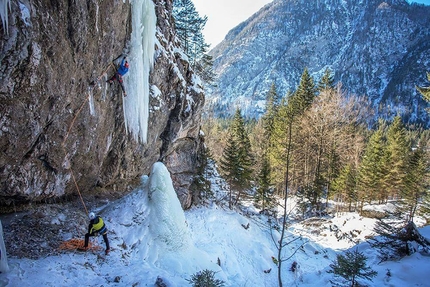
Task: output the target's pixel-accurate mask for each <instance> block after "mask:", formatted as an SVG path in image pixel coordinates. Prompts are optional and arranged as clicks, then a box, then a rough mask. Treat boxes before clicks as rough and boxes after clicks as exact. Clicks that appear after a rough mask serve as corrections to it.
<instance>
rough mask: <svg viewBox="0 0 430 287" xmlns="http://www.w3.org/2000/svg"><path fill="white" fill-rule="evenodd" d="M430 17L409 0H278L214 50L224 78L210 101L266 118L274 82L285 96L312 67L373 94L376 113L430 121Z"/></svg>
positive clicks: (227, 110)
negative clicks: (426, 91)
mask: <svg viewBox="0 0 430 287" xmlns="http://www.w3.org/2000/svg"><path fill="white" fill-rule="evenodd" d="M429 23H430V6H424V5H418V4H409V3H408V2H407V1H405V0H342V1H340V0H315V1H306V0H274V1H273V2H271V3H269V4H267V5H266V6H265V7H263V8H262V9H261V10H260V11H259V12H257V13H255V14H254V15H253V16H252V17H250V18H249V19H248V20H246V21H245V22H243V23H241V24H240V25H238V26H237V27H235V28H234V29H232V30H231V31H230V32H229V33H228V35H227V36H226V37H225V39H224V41H223V42H221V43H220V44H219V45H218V46H216V47H215V48H214V49H213V50H212V51H211V54H212V56H213V57H214V59H215V61H214V71H215V72H216V73H217V74H218V75H219V80H218V83H217V84H218V88H217V89H215V90H214V92H213V93H212V94H211V95H208V96H207V101H208V103H209V104H211V105H212V106H213V109H214V110H215V111H216V112H217V114H220V115H226V114H229V115H232V114H234V111H235V109H236V107H240V108H241V109H242V111H243V112H244V113H245V114H246V115H247V116H250V117H259V116H260V115H261V114H262V113H264V109H265V98H266V95H267V92H268V91H269V89H270V87H271V85H272V84H273V83H275V84H276V87H277V91H278V94H279V95H281V96H284V95H286V94H287V93H288V91H294V90H296V89H297V86H298V84H299V81H300V76H301V74H302V73H303V71H304V69H305V68H306V67H307V68H308V70H309V72H310V73H311V75H312V76H313V77H314V79H315V80H317V81H319V79H320V78H321V76H322V75H323V73H324V71H325V69H326V68H329V69H330V70H331V71H332V72H333V74H334V80H335V82H341V83H342V87H343V88H344V89H345V90H346V91H347V92H350V93H351V94H355V95H357V96H363V95H366V96H367V97H368V98H369V99H370V101H371V103H372V105H373V108H374V110H375V115H376V117H378V116H382V117H388V118H390V117H392V116H395V115H397V113H401V114H402V115H403V117H404V119H405V120H406V121H410V122H421V123H424V124H427V125H428V124H429V123H430V118H429V115H428V113H427V112H426V111H425V108H426V107H428V105H427V104H426V103H425V102H424V101H423V100H422V99H421V97H420V95H419V94H417V91H416V89H415V85H421V86H426V85H427V83H426V71H429V70H430V60H429V59H430V25H429ZM243 71H246V73H244V72H243ZM209 106H210V105H209Z"/></svg>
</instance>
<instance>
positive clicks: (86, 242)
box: [84, 232, 109, 250]
mask: <svg viewBox="0 0 430 287" xmlns="http://www.w3.org/2000/svg"><path fill="white" fill-rule="evenodd" d="M90 236H95V234H89V233H87V234H85V245H84V247H88V241H89V240H90ZM103 240H104V241H105V244H106V250H108V249H109V240H108V238H107V232H105V233H104V234H103Z"/></svg>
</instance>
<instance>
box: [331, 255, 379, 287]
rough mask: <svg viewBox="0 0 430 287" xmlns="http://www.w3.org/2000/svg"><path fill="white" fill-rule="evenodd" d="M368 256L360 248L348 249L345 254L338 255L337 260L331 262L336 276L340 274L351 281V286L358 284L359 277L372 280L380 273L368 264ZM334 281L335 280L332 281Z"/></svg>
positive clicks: (332, 270) (332, 271)
mask: <svg viewBox="0 0 430 287" xmlns="http://www.w3.org/2000/svg"><path fill="white" fill-rule="evenodd" d="M366 261H367V258H366V256H365V255H364V254H363V253H362V252H359V251H358V249H356V250H355V251H353V252H351V251H346V252H345V255H341V254H339V255H337V260H336V261H335V262H333V263H332V264H330V268H331V270H329V271H328V273H333V274H334V275H335V276H340V277H342V278H344V279H345V280H347V281H348V282H350V283H351V285H350V286H351V287H354V286H358V283H357V278H364V279H367V280H370V281H372V278H373V277H375V276H376V275H377V274H378V273H377V272H376V271H374V270H372V269H371V268H370V267H369V266H366ZM332 283H333V282H332Z"/></svg>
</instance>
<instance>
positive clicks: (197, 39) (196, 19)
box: [173, 0, 216, 85]
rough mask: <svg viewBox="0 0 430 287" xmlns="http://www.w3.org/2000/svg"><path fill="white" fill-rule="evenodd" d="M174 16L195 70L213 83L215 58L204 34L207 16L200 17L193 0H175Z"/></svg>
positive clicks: (176, 27)
mask: <svg viewBox="0 0 430 287" xmlns="http://www.w3.org/2000/svg"><path fill="white" fill-rule="evenodd" d="M173 17H174V19H175V30H176V34H177V37H178V39H179V41H180V43H181V47H182V48H183V49H184V52H185V54H186V55H187V56H188V58H189V63H190V65H191V67H192V68H193V69H194V71H195V72H196V73H197V74H198V75H199V76H200V77H201V79H202V80H204V81H205V82H206V83H208V84H211V85H212V84H213V82H214V80H215V78H216V75H215V74H214V72H213V59H212V56H210V55H208V54H207V53H208V49H209V46H210V45H209V44H207V43H206V41H205V39H204V36H203V32H202V31H203V28H204V27H205V25H206V22H207V20H208V18H207V16H204V17H200V15H199V13H198V12H197V10H196V8H195V6H194V3H193V1H192V0H174V1H173Z"/></svg>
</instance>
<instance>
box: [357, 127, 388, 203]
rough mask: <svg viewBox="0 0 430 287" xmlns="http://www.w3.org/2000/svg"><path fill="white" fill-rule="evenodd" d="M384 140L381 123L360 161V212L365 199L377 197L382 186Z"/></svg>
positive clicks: (369, 199)
mask: <svg viewBox="0 0 430 287" xmlns="http://www.w3.org/2000/svg"><path fill="white" fill-rule="evenodd" d="M384 149H385V142H384V137H383V131H382V125H380V126H379V129H378V130H377V131H375V132H374V133H373V134H372V136H371V137H370V140H369V143H368V144H367V146H366V149H365V152H364V156H363V159H362V162H361V164H360V167H359V178H358V180H359V185H358V187H359V200H360V203H361V206H360V212H362V208H363V205H364V202H365V201H368V202H370V201H371V200H373V199H375V198H377V195H378V193H379V191H380V190H381V189H382V187H383V178H384V174H383V172H384V170H383V165H382V163H383V157H384V152H385V151H384Z"/></svg>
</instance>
